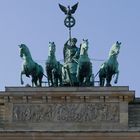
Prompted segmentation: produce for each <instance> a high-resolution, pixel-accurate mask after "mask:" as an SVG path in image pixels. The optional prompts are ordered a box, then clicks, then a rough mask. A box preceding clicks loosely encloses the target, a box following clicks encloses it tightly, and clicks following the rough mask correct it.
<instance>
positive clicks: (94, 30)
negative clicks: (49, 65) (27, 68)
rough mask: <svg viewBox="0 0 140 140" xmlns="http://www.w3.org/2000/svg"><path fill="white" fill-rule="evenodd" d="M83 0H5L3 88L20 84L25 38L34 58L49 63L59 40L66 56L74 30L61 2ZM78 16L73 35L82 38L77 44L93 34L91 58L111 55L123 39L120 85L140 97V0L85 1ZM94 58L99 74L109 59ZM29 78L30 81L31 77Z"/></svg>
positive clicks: (0, 11) (1, 1)
mask: <svg viewBox="0 0 140 140" xmlns="http://www.w3.org/2000/svg"><path fill="white" fill-rule="evenodd" d="M77 1H78V0H0V90H4V88H5V86H20V71H21V64H22V59H21V58H20V56H19V48H18V45H19V44H21V43H25V44H26V45H27V46H28V47H29V49H30V51H31V54H32V57H33V59H34V60H35V61H36V62H37V63H39V64H41V65H42V66H43V67H44V63H45V60H46V59H47V55H48V42H49V41H54V42H55V44H56V47H57V48H56V56H57V59H58V60H61V59H63V53H62V52H63V51H62V50H63V44H64V43H65V41H66V40H67V39H68V29H67V28H66V27H65V26H64V24H63V21H64V18H65V15H64V14H63V13H62V12H61V11H60V9H59V7H58V3H61V4H63V5H74V4H75V3H76V2H77ZM74 17H75V19H76V25H75V27H73V28H72V37H76V38H77V39H78V43H77V46H79V44H80V43H81V41H82V39H83V38H85V39H89V57H90V58H91V59H101V60H105V59H107V57H108V52H109V49H110V47H111V46H112V44H113V43H114V42H116V41H117V40H118V41H121V42H122V47H121V50H120V54H119V57H118V62H119V70H120V77H119V81H118V84H117V86H129V87H130V89H131V90H136V96H140V83H139V82H140V75H139V72H140V66H139V64H140V54H139V53H140V43H139V41H140V0H79V6H78V9H77V11H76V13H75V15H74ZM92 62H93V71H94V74H96V73H97V71H98V70H99V67H100V65H101V63H103V61H92ZM44 71H45V70H44ZM23 78H24V81H25V82H27V83H29V84H30V80H28V78H27V77H25V76H24V77H23ZM44 80H46V79H45V78H44ZM113 85H114V84H113Z"/></svg>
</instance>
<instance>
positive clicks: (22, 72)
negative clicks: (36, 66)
mask: <svg viewBox="0 0 140 140" xmlns="http://www.w3.org/2000/svg"><path fill="white" fill-rule="evenodd" d="M23 74H25V72H24V71H21V73H20V81H21V84H22V85H23V84H24V81H23V79H22V75H23Z"/></svg>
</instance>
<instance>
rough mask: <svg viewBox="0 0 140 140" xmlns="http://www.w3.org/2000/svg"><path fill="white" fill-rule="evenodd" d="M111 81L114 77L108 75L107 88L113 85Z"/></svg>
mask: <svg viewBox="0 0 140 140" xmlns="http://www.w3.org/2000/svg"><path fill="white" fill-rule="evenodd" d="M111 79H112V75H108V76H107V77H106V86H107V87H110V86H111V84H110V82H111Z"/></svg>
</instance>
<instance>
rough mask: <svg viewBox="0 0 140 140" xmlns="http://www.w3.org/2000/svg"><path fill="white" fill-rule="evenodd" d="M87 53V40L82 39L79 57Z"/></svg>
mask: <svg viewBox="0 0 140 140" xmlns="http://www.w3.org/2000/svg"><path fill="white" fill-rule="evenodd" d="M87 51H88V39H83V41H82V43H81V45H80V55H83V54H87Z"/></svg>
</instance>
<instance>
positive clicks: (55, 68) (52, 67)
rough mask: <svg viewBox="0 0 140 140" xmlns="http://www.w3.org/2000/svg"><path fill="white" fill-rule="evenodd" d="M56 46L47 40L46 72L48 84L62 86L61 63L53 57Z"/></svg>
mask: <svg viewBox="0 0 140 140" xmlns="http://www.w3.org/2000/svg"><path fill="white" fill-rule="evenodd" d="M55 51H56V46H55V43H54V42H49V53H48V58H47V61H46V73H47V76H48V85H49V86H62V65H61V64H60V62H58V61H57V60H56V57H55Z"/></svg>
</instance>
